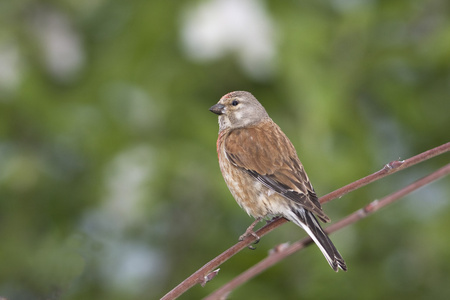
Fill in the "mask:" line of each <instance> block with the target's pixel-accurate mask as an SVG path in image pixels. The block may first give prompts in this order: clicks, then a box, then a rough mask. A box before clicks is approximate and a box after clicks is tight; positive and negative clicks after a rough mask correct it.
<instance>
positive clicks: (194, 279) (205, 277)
mask: <svg viewBox="0 0 450 300" xmlns="http://www.w3.org/2000/svg"><path fill="white" fill-rule="evenodd" d="M448 151H450V142H448V143H446V144H443V145H441V146H438V147H436V148H433V149H430V150H428V151H425V152H423V153H421V154H418V155H416V156H413V157H411V158H409V159H406V160H403V161H392V162H390V163H388V164H386V165H385V166H384V167H383V169H381V170H379V171H378V172H375V173H373V174H371V175H369V176H366V177H364V178H361V179H359V180H357V181H355V182H353V183H350V184H348V185H346V186H344V187H342V188H340V189H337V190H335V191H334V192H331V193H329V194H327V195H325V196H323V197H321V198H320V199H319V201H320V202H321V203H326V202H329V201H331V200H333V199H335V198H338V197H341V196H343V195H345V194H347V193H349V192H351V191H353V190H355V189H358V188H360V187H363V186H365V185H367V184H369V183H371V182H373V181H376V180H378V179H381V178H383V177H385V176H387V175H390V174H393V173H395V172H398V171H400V170H403V169H405V168H408V167H410V166H413V165H415V164H417V163H420V162H422V161H425V160H428V159H430V158H432V157H435V156H437V155H440V154H442V153H445V152H448ZM286 222H287V220H286V219H284V218H277V219H275V220H273V221H272V222H270V223H269V224H267V225H265V226H263V227H262V228H261V229H259V230H258V231H257V232H256V234H257V235H258V236H259V237H263V236H264V235H266V234H267V233H269V232H271V231H272V230H274V229H275V228H277V227H279V226H280V225H282V224H283V223H286ZM336 224H337V223H336ZM254 241H255V238H254V237H253V236H251V235H250V236H248V237H247V238H245V239H244V240H243V241H240V242H238V243H237V244H235V245H234V246H232V247H230V248H229V249H227V250H225V251H224V252H222V253H221V254H220V255H218V256H217V257H215V258H214V259H212V260H211V261H209V262H208V263H207V264H205V265H204V266H203V267H201V268H200V269H198V270H197V271H196V272H195V273H193V274H192V275H191V276H189V277H188V278H186V279H185V280H184V281H183V282H181V283H180V284H179V285H177V286H176V287H175V288H173V289H172V290H171V291H170V292H168V293H167V294H166V295H165V296H163V297H162V298H161V300H171V299H176V298H177V297H179V296H180V295H182V294H183V293H184V292H186V291H187V290H189V289H190V288H191V287H193V286H194V285H196V284H201V285H205V284H206V283H207V282H208V281H209V280H211V279H212V278H213V277H214V276H215V275H216V274H217V272H218V270H217V268H218V267H219V266H220V265H221V264H222V263H224V262H225V261H227V260H228V259H230V258H231V257H232V256H233V255H235V254H236V253H238V252H239V251H241V250H242V249H244V248H246V247H247V246H249V245H251V244H252V243H253V242H254ZM211 273H214V274H211Z"/></svg>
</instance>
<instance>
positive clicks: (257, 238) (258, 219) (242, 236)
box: [239, 218, 261, 250]
mask: <svg viewBox="0 0 450 300" xmlns="http://www.w3.org/2000/svg"><path fill="white" fill-rule="evenodd" d="M259 221H261V218H257V219H256V220H255V221H254V222H253V223H252V224H251V225H250V226H249V227H248V228H247V230H245V232H244V234H242V235H241V236H240V237H239V241H243V240H244V239H245V238H246V237H248V236H253V237H254V238H255V239H256V240H255V242H254V243H253V245H256V244H258V242H259V240H260V239H261V238H260V237H259V235H257V234H256V233H255V232H254V231H253V228H255V226H256V224H258V222H259ZM248 248H249V249H251V250H255V249H256V248H255V247H253V246H252V245H249V246H248Z"/></svg>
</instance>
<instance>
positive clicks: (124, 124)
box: [0, 0, 450, 300]
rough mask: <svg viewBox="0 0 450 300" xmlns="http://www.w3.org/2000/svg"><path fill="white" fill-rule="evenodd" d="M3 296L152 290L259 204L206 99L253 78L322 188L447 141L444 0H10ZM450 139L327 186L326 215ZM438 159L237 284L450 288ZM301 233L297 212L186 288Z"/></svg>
mask: <svg viewBox="0 0 450 300" xmlns="http://www.w3.org/2000/svg"><path fill="white" fill-rule="evenodd" d="M0 25H1V26H0V296H2V297H5V298H7V299H8V300H17V299H158V298H159V297H161V296H162V295H164V294H165V293H166V292H167V291H169V290H170V289H171V288H173V287H174V286H175V285H176V284H178V283H179V282H180V281H181V280H183V279H184V278H186V277H187V276H188V275H190V274H191V273H192V272H194V271H195V270H197V269H198V268H199V267H201V266H202V265H203V264H205V263H206V262H207V261H209V260H210V259H212V258H213V257H215V256H216V255H218V254H219V253H221V252H222V251H223V250H225V249H227V248H228V247H230V246H231V245H233V244H234V243H235V242H236V241H237V238H238V236H239V235H240V234H242V233H243V232H244V230H245V229H246V228H247V226H248V225H249V224H250V223H251V222H252V220H253V219H251V218H249V217H248V216H247V215H246V213H245V212H244V211H243V210H241V209H240V208H239V207H238V205H237V204H236V203H235V201H234V199H233V198H232V196H231V194H230V193H229V192H228V190H227V188H226V185H225V183H224V182H223V179H222V176H221V174H220V171H219V166H218V163H217V157H216V149H215V141H216V137H217V131H218V125H217V116H215V115H213V114H211V113H210V112H209V111H208V108H209V107H210V106H211V105H213V104H214V103H216V102H217V101H218V100H219V99H220V97H221V96H222V95H224V94H226V93H227V92H230V91H233V90H248V91H251V92H252V93H253V94H254V95H255V96H256V97H257V98H258V99H259V100H260V102H261V103H262V104H263V105H264V106H265V107H266V109H267V110H268V112H269V114H270V115H271V117H272V118H273V120H274V121H275V122H277V123H278V124H279V125H280V127H281V128H282V129H283V130H284V132H285V133H286V134H287V135H288V136H289V137H290V139H291V140H292V142H293V144H294V145H295V146H296V148H297V151H298V153H299V155H300V158H301V159H302V162H303V164H304V165H305V168H306V170H307V172H308V174H309V177H310V178H311V180H312V182H313V184H314V186H315V189H316V191H317V193H318V194H319V195H324V194H326V193H328V192H331V191H333V190H334V189H336V188H339V187H341V186H343V185H344V184H347V183H350V182H352V181H354V180H356V179H359V178H360V177H362V176H365V175H367V174H369V173H372V172H374V171H376V170H378V169H380V168H382V166H383V165H384V164H385V163H387V162H389V161H392V160H396V159H399V158H402V159H403V158H408V157H410V156H413V155H415V154H418V153H420V152H422V151H425V150H427V149H430V148H432V147H435V146H438V145H441V144H443V143H445V142H448V141H449V137H450V118H449V115H450V2H449V1H448V0H428V1H410V0H408V1H406V0H398V1H386V0H384V1H381V0H379V1H377V0H360V1H357V0H348V1H347V0H327V1H326V0H319V1H317V0H302V1H256V0H245V1H244V0H228V1H226V0H207V1H170V0H169V1H148V0H147V1H146V0H140V1H138V0H133V1H119V0H112V1H108V0H95V1H88V0H81V1H80V0H61V1H56V0H55V1H50V0H49V1H31V0H17V1H11V0H3V1H1V2H0ZM448 161H449V155H448V154H446V155H442V156H440V157H437V158H434V159H432V160H430V161H427V162H425V163H422V164H420V165H417V166H415V167H412V168H410V169H407V170H404V171H402V172H400V173H397V174H395V175H392V176H389V177H387V178H385V179H383V180H380V181H379V182H376V183H374V184H372V185H370V186H367V187H365V188H363V189H361V190H358V191H355V192H353V193H351V194H349V195H346V196H345V197H342V198H341V199H338V200H335V201H333V202H330V203H328V204H327V205H325V207H324V209H325V212H326V213H328V215H329V216H330V217H331V218H332V220H333V221H336V220H339V219H340V218H342V217H344V216H345V215H347V214H349V213H351V212H353V211H354V210H356V209H358V208H360V207H362V206H364V205H365V204H367V203H369V201H372V200H374V199H376V198H381V197H383V196H385V195H387V194H389V193H391V192H393V191H395V190H397V189H399V188H401V187H403V186H405V185H407V184H409V183H411V182H413V181H414V180H416V179H418V178H420V177H422V176H424V175H426V174H428V173H429V172H432V171H433V170H434V169H436V168H438V167H440V166H442V165H444V164H446V163H448ZM449 183H450V182H449V179H448V178H445V179H442V180H440V181H438V182H435V183H433V184H431V185H429V186H427V187H426V188H424V189H422V190H420V191H418V192H416V193H414V194H413V195H410V196H408V197H406V198H405V199H402V200H401V201H399V202H397V203H395V204H394V205H392V206H390V207H389V208H387V209H384V210H382V211H380V212H379V213H377V214H375V215H373V216H371V217H369V218H368V219H365V220H363V221H361V222H359V223H357V224H355V225H352V226H351V227H349V228H346V229H344V230H342V231H340V232H338V233H336V234H334V235H333V236H332V240H333V241H334V242H335V244H336V246H337V248H338V249H339V250H340V252H341V253H342V255H343V256H344V258H345V259H346V262H347V264H348V267H349V271H348V272H347V273H344V272H339V273H337V274H335V273H334V272H333V271H332V270H331V269H330V267H329V266H328V264H327V263H326V261H325V259H324V258H323V256H322V254H321V253H320V251H319V250H318V249H317V247H315V246H313V247H309V248H308V249H306V250H304V251H302V252H301V253H297V254H295V255H293V256H291V257H289V258H288V259H286V260H285V261H283V262H281V263H279V264H278V265H276V266H275V267H273V268H271V269H269V270H267V271H266V272H264V273H263V274H261V275H260V276H258V277H257V278H255V279H253V280H251V281H250V282H248V283H246V284H245V285H244V286H242V287H240V288H239V289H237V290H236V291H235V292H234V293H233V294H232V299H394V298H395V299H449V298H450V284H449V282H450V238H449V235H448V228H449V227H450V218H449V213H450V206H449V203H448V200H449V197H450V188H449ZM304 236H305V233H304V232H303V231H302V230H301V229H299V228H297V227H296V226H294V225H293V224H286V225H284V226H282V227H281V228H278V229H276V231H275V232H273V233H272V234H270V235H268V236H266V237H264V238H263V239H262V240H261V242H260V243H259V244H258V245H257V249H256V250H255V251H250V250H244V251H242V252H241V253H239V254H238V255H236V256H235V257H233V258H232V259H231V260H230V261H228V262H226V263H225V264H224V265H223V266H221V271H220V273H219V275H218V276H217V277H216V278H214V280H213V281H211V282H210V283H208V284H207V285H206V287H204V288H202V287H200V286H196V287H194V288H193V289H191V290H190V291H189V292H187V293H186V294H184V295H183V296H182V297H181V299H200V298H202V297H204V296H206V295H207V294H209V293H210V292H212V291H213V290H215V289H216V288H218V287H220V286H221V285H222V284H224V283H225V282H227V281H228V280H230V279H231V278H233V277H234V276H236V275H237V274H239V273H240V272H242V271H244V270H246V269H247V268H249V267H250V266H252V265H253V264H254V263H256V262H258V261H259V260H261V259H262V258H264V257H266V256H267V253H268V251H269V250H270V249H271V248H272V247H274V246H275V245H277V244H279V243H282V242H286V241H296V240H298V239H300V238H302V237H304Z"/></svg>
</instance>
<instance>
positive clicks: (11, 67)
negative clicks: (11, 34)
mask: <svg viewBox="0 0 450 300" xmlns="http://www.w3.org/2000/svg"><path fill="white" fill-rule="evenodd" d="M20 67H21V65H20V56H19V51H18V49H17V47H16V46H15V45H13V44H6V43H5V44H2V45H0V90H6V91H12V90H15V89H16V88H17V87H18V85H19V83H20V79H21V75H22V74H21V70H20V69H21V68H20ZM1 99H3V97H0V101H2V100H1Z"/></svg>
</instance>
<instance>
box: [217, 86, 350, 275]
mask: <svg viewBox="0 0 450 300" xmlns="http://www.w3.org/2000/svg"><path fill="white" fill-rule="evenodd" d="M210 110H211V111H212V112H214V113H215V114H217V115H219V138H218V140H217V153H218V158H219V165H220V169H221V171H222V175H223V177H224V179H225V182H226V184H227V186H228V188H229V190H230V192H231V194H232V195H233V197H234V198H235V199H236V201H237V203H238V204H239V205H240V206H241V207H242V208H243V209H244V210H245V211H246V212H247V213H248V214H249V215H251V216H253V217H255V218H267V217H270V216H277V215H281V216H283V217H285V218H286V219H288V220H290V221H292V222H293V223H295V224H297V225H298V226H300V227H302V228H303V229H304V230H305V231H306V232H307V233H308V234H309V235H310V236H311V238H312V239H313V240H314V242H315V243H316V244H317V245H318V246H319V248H320V250H321V251H322V253H323V254H324V256H325V258H326V259H327V261H328V263H329V264H330V266H331V267H332V268H333V269H334V270H335V271H337V270H338V267H339V268H341V269H342V270H346V269H347V267H346V265H345V262H344V260H343V258H342V256H341V255H340V254H339V252H338V251H337V250H336V248H335V246H334V245H333V243H332V242H331V240H330V239H329V238H328V236H327V235H326V233H325V232H324V231H323V229H322V228H321V226H320V224H319V222H318V221H317V220H316V218H315V217H314V214H315V215H316V216H317V217H318V218H319V219H320V220H321V221H323V222H329V221H330V219H329V218H328V216H327V215H326V214H325V213H324V212H323V211H322V208H321V205H320V203H319V200H318V198H317V196H316V193H315V192H314V189H313V187H312V185H311V182H310V181H309V178H308V176H307V175H306V173H305V170H304V168H303V165H302V163H301V162H300V160H299V158H298V156H297V152H296V151H295V148H294V146H293V145H292V143H291V142H290V140H289V139H288V138H287V136H286V135H285V134H284V133H283V132H282V131H281V129H280V128H279V127H278V125H277V124H275V123H274V122H273V121H272V119H271V118H270V117H269V115H268V114H267V112H266V111H265V109H264V107H263V106H262V105H261V104H260V103H259V102H258V100H256V98H255V97H254V96H253V95H252V94H250V93H248V92H244V91H237V92H231V93H228V94H226V95H225V96H223V97H222V98H221V99H220V101H219V102H218V103H217V104H216V105H214V106H212V107H211V108H210Z"/></svg>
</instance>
